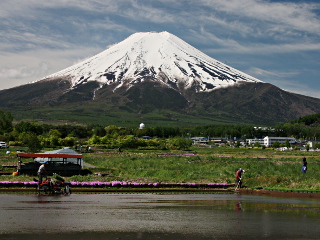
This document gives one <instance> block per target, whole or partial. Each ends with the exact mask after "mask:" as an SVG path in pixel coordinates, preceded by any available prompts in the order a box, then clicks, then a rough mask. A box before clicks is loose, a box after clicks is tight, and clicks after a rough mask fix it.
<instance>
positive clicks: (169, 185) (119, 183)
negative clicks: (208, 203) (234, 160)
mask: <svg viewBox="0 0 320 240" xmlns="http://www.w3.org/2000/svg"><path fill="white" fill-rule="evenodd" d="M37 184H38V182H35V181H31V182H17V181H14V182H10V181H0V187H3V188H6V187H36V186H37ZM70 184H71V187H77V188H78V187H80V188H81V187H86V188H87V187H93V188H110V187H128V188H136V187H141V188H178V187H186V188H228V187H231V186H234V185H235V184H234V183H231V184H228V183H207V184H198V183H159V182H155V183H142V182H126V181H111V182H100V181H92V182H74V181H71V182H70Z"/></svg>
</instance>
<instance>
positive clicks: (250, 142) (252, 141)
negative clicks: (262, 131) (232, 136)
mask: <svg viewBox="0 0 320 240" xmlns="http://www.w3.org/2000/svg"><path fill="white" fill-rule="evenodd" d="M257 142H258V143H260V145H264V139H261V138H254V139H246V143H247V145H251V144H255V143H257Z"/></svg>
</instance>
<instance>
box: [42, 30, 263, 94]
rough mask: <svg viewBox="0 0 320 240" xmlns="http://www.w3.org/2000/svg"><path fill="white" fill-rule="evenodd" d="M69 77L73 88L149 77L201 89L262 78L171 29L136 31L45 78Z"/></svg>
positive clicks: (176, 86)
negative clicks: (212, 54) (209, 53)
mask: <svg viewBox="0 0 320 240" xmlns="http://www.w3.org/2000/svg"><path fill="white" fill-rule="evenodd" d="M57 77H69V78H70V81H71V88H76V87H77V86H79V85H81V84H85V83H87V82H90V81H97V82H98V83H99V87H100V88H102V87H103V86H104V85H114V90H115V89H117V88H119V87H122V86H127V88H130V87H132V86H133V85H135V84H136V83H138V82H141V81H144V79H146V78H149V79H153V80H155V81H158V82H159V83H161V84H164V85H166V86H167V87H170V88H174V89H179V88H181V87H183V88H190V87H191V86H195V85H196V86H197V88H196V91H198V92H210V91H212V90H214V89H217V88H221V87H226V86H230V85H234V84H236V83H238V82H261V81H260V80H258V79H256V78H253V77H251V76H249V75H247V74H245V73H243V72H240V71H238V70H236V69H233V68H231V67H229V66H227V65H225V64H223V63H221V62H219V61H217V60H215V59H213V58H211V57H209V56H207V55H206V54H204V53H202V52H200V51H199V50H197V49H196V48H194V47H192V46H191V45H189V44H188V43H186V42H184V41H183V40H181V39H180V38H178V37H176V36H175V35H173V34H170V33H168V32H160V33H157V32H140V33H135V34H133V35H131V36H130V37H128V38H127V39H125V40H124V41H122V42H120V43H118V44H116V45H114V46H112V47H110V48H109V49H107V50H105V51H103V52H101V53H99V54H98V55H96V56H94V57H91V58H89V59H87V60H85V61H83V62H80V63H78V64H76V65H73V66H71V67H69V68H67V69H64V70H62V71H60V72H57V73H54V74H52V75H49V76H47V77H45V79H50V78H57Z"/></svg>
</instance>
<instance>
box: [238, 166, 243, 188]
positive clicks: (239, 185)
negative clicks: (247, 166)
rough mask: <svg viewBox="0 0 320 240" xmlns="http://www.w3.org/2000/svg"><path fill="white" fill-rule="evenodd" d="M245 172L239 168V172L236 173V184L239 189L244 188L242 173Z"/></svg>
mask: <svg viewBox="0 0 320 240" xmlns="http://www.w3.org/2000/svg"><path fill="white" fill-rule="evenodd" d="M243 172H245V171H244V170H243V169H242V168H239V170H238V171H237V172H236V183H237V186H238V187H239V188H241V187H242V180H241V179H242V173H243Z"/></svg>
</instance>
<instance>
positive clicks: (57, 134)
mask: <svg viewBox="0 0 320 240" xmlns="http://www.w3.org/2000/svg"><path fill="white" fill-rule="evenodd" d="M13 119H14V117H13V116H12V115H11V113H10V112H9V111H7V112H3V111H2V110H0V141H5V142H7V143H9V144H10V145H16V146H29V147H30V148H36V149H41V148H42V147H55V146H74V145H78V144H79V145H82V144H91V145H95V144H103V145H108V146H109V147H126V146H127V147H130V146H134V142H136V140H134V139H136V138H137V137H140V138H141V137H144V136H148V137H150V138H152V139H148V140H147V139H143V140H141V141H144V143H143V144H142V145H143V146H149V147H150V146H153V145H159V144H161V143H159V139H168V138H169V139H173V140H172V141H171V144H173V145H174V144H175V142H177V141H180V144H181V141H182V140H181V139H183V138H184V139H188V138H191V137H194V136H197V137H199V136H203V137H210V138H213V137H214V138H223V139H225V138H228V139H234V138H237V139H249V138H263V137H265V136H275V137H295V138H297V139H303V140H319V139H320V113H319V114H313V115H309V116H305V117H301V118H299V119H297V120H294V121H291V122H287V123H283V124H279V125H276V126H274V127H266V128H265V127H258V126H257V127H254V126H244V125H206V126H198V127H194V128H189V129H186V128H179V127H163V126H155V127H145V128H143V129H139V128H138V127H137V128H128V127H121V126H115V125H110V126H102V125H98V124H88V125H48V124H38V123H34V122H25V121H21V122H18V123H17V124H13ZM155 139H156V140H155ZM188 144H190V142H188V143H187V145H188ZM140 145H141V142H140Z"/></svg>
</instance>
